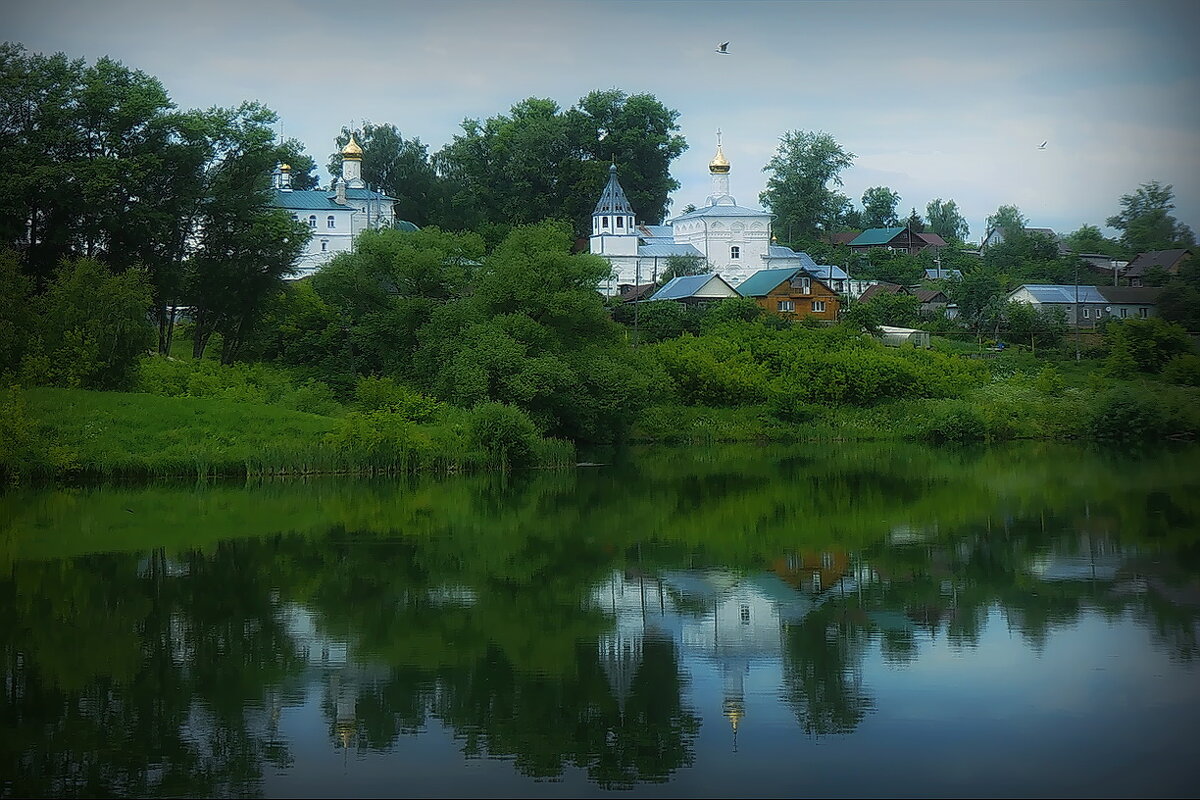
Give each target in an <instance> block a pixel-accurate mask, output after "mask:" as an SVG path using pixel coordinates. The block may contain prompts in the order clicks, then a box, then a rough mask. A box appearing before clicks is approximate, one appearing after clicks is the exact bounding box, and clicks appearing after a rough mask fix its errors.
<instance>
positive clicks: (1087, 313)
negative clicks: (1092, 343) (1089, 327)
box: [1083, 308, 1092, 319]
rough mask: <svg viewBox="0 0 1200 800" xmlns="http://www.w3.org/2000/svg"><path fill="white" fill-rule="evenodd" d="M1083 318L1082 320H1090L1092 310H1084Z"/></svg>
mask: <svg viewBox="0 0 1200 800" xmlns="http://www.w3.org/2000/svg"><path fill="white" fill-rule="evenodd" d="M1083 318H1084V319H1091V318H1092V310H1091V309H1090V308H1085V309H1084V310H1083Z"/></svg>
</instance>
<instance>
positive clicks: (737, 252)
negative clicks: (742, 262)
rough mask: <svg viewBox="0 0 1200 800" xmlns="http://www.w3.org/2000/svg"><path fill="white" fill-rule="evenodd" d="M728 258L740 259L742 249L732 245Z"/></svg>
mask: <svg viewBox="0 0 1200 800" xmlns="http://www.w3.org/2000/svg"><path fill="white" fill-rule="evenodd" d="M729 257H730V258H741V257H742V248H740V247H738V246H737V245H734V246H733V247H731V248H729Z"/></svg>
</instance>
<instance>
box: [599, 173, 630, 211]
mask: <svg viewBox="0 0 1200 800" xmlns="http://www.w3.org/2000/svg"><path fill="white" fill-rule="evenodd" d="M597 214H629V215H630V216H633V206H631V205H629V198H628V197H626V196H625V190H624V189H622V188H621V182H620V181H618V180H617V165H616V164H613V165H611V166H610V167H609V168H608V183H607V184H606V185H605V187H604V191H603V192H601V193H600V200H599V201H598V202H597V203H596V210H595V211H593V212H592V215H593V216H595V215H597Z"/></svg>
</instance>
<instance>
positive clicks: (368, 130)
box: [329, 122, 440, 226]
mask: <svg viewBox="0 0 1200 800" xmlns="http://www.w3.org/2000/svg"><path fill="white" fill-rule="evenodd" d="M352 132H353V134H354V139H355V141H356V142H358V144H359V145H360V146H361V147H362V149H363V162H362V177H363V180H364V181H366V182H367V184H368V185H369V186H371V187H372V188H373V189H376V190H378V191H381V192H383V193H385V194H388V195H390V196H392V197H394V198H396V205H395V208H396V216H397V217H399V218H400V219H404V220H408V221H409V222H412V223H414V224H416V225H419V226H424V225H428V224H430V222H431V221H432V215H433V214H434V213H436V212H435V209H436V207H437V205H438V203H439V202H440V197H439V193H438V181H437V176H436V175H435V174H434V171H433V164H432V163H431V162H430V159H429V148H428V147H426V146H425V145H424V144H422V143H421V140H420V139H417V138H413V139H405V138H404V137H403V136H402V135H401V134H400V130H399V129H398V128H397V127H396V126H395V125H393V124H391V123H382V124H379V125H373V124H371V123H370V122H367V123H365V124H364V125H363V126H362V128H358V129H355V130H354V131H351V129H350V128H348V127H343V128H342V132H341V133H339V134H338V135H337V138H336V139H335V140H334V143H335V145H336V147H337V151H336V152H334V153H333V154H331V155H330V156H329V174H331V175H333V176H335V177H337V176H340V175H341V174H342V148H343V147H345V146H346V143H347V142H349V141H350V134H351V133H352Z"/></svg>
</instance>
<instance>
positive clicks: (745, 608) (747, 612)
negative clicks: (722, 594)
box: [740, 604, 750, 625]
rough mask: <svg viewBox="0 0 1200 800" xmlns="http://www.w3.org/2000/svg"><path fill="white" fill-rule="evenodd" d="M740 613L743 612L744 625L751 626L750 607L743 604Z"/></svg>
mask: <svg viewBox="0 0 1200 800" xmlns="http://www.w3.org/2000/svg"><path fill="white" fill-rule="evenodd" d="M740 611H741V618H742V624H743V625H749V624H750V606H748V605H745V604H743V605H742V607H741V609H740Z"/></svg>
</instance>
